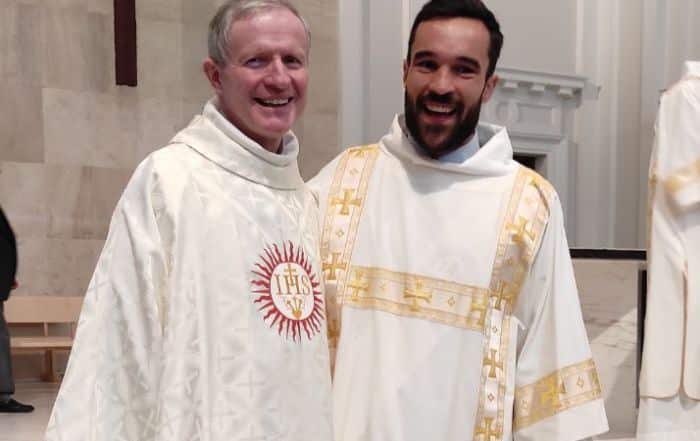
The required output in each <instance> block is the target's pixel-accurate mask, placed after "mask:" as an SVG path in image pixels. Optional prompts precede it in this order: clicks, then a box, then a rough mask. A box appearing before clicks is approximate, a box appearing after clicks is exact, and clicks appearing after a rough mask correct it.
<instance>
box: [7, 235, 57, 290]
mask: <svg viewBox="0 0 700 441" xmlns="http://www.w3.org/2000/svg"><path fill="white" fill-rule="evenodd" d="M46 244H47V240H46V239H45V238H38V237H25V236H23V235H21V234H17V260H18V262H17V283H18V284H19V286H18V288H17V290H16V291H15V292H14V293H13V295H14V294H16V295H37V296H38V295H51V294H52V291H51V289H50V287H49V286H48V282H47V274H48V259H47V247H46Z"/></svg>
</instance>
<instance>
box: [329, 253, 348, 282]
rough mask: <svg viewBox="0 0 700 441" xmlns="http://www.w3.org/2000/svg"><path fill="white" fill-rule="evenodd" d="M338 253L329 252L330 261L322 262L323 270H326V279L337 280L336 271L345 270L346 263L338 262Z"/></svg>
mask: <svg viewBox="0 0 700 441" xmlns="http://www.w3.org/2000/svg"><path fill="white" fill-rule="evenodd" d="M339 259H340V253H331V259H330V260H331V261H330V262H324V263H323V271H324V272H326V271H328V278H327V279H326V280H338V278H337V274H336V271H337V270H342V271H345V270H346V269H347V267H348V265H347V264H346V263H343V262H339V261H338V260H339Z"/></svg>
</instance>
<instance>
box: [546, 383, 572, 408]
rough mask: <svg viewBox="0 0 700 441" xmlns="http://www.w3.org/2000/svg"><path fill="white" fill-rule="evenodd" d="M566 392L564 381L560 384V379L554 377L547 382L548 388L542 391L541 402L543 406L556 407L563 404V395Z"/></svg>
mask: <svg viewBox="0 0 700 441" xmlns="http://www.w3.org/2000/svg"><path fill="white" fill-rule="evenodd" d="M565 394H566V387H565V386H564V383H561V384H559V379H558V378H557V377H553V378H551V379H550V381H548V382H547V386H546V389H545V390H544V392H542V394H541V396H540V404H541V405H542V406H548V407H551V408H554V409H557V408H559V406H561V398H560V396H561V395H565Z"/></svg>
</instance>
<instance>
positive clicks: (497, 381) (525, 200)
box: [474, 167, 554, 441]
mask: <svg viewBox="0 0 700 441" xmlns="http://www.w3.org/2000/svg"><path fill="white" fill-rule="evenodd" d="M553 195H554V189H553V188H552V187H551V185H550V184H549V183H548V182H547V181H545V180H544V179H543V178H541V177H540V176H539V175H538V174H537V173H534V172H533V171H531V170H529V169H527V168H525V167H520V168H519V170H518V172H517V175H516V176H515V182H514V184H513V188H512V190H511V198H510V202H509V203H508V208H507V210H506V214H505V216H504V219H503V225H502V227H501V235H500V237H499V241H498V248H497V252H496V257H495V259H494V264H493V269H492V274H491V282H490V284H489V295H490V301H489V306H490V307H489V311H488V315H487V321H486V326H485V327H484V335H485V343H484V352H483V364H482V372H481V387H480V392H479V407H478V409H477V415H476V421H475V425H474V440H475V441H498V440H502V439H503V436H504V435H505V433H506V431H505V424H504V419H505V412H506V409H505V405H506V388H507V384H508V367H509V366H508V362H509V360H510V345H511V343H512V342H511V341H510V332H511V318H512V314H513V308H514V306H515V304H516V302H517V299H518V296H519V295H520V291H521V289H522V286H523V283H524V281H525V278H526V276H527V273H528V270H529V267H530V265H531V263H532V260H533V259H534V255H535V254H536V251H537V249H538V248H539V244H540V241H541V239H542V234H543V233H544V230H545V227H546V225H547V221H548V219H549V201H550V200H551V199H552V197H553Z"/></svg>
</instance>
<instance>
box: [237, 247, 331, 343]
mask: <svg viewBox="0 0 700 441" xmlns="http://www.w3.org/2000/svg"><path fill="white" fill-rule="evenodd" d="M253 274H254V275H255V276H256V278H255V279H254V280H253V281H252V282H251V283H252V285H253V287H254V289H253V292H254V293H256V294H259V296H258V298H257V299H256V300H255V303H256V304H259V305H260V308H259V310H260V311H262V312H263V313H264V314H265V315H264V317H263V319H264V320H265V322H267V323H269V324H270V327H271V328H272V327H274V326H277V332H278V333H279V334H280V335H283V336H284V337H286V338H287V339H290V338H291V339H292V340H293V341H298V342H301V337H302V331H303V333H305V334H306V337H307V338H308V339H309V340H311V338H312V337H313V336H314V335H316V334H318V333H319V332H320V331H321V329H322V327H323V326H322V323H323V320H324V314H323V295H322V294H321V291H320V288H319V287H320V283H319V281H318V279H317V278H316V274H314V272H313V269H312V267H311V262H309V260H308V258H307V257H306V253H304V250H303V249H302V248H301V247H295V246H294V244H292V243H291V242H288V243H287V244H283V245H282V250H281V251H280V247H278V246H277V245H272V246H268V247H266V248H265V250H264V252H263V254H261V255H260V260H259V261H258V263H256V264H255V269H254V270H253Z"/></svg>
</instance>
